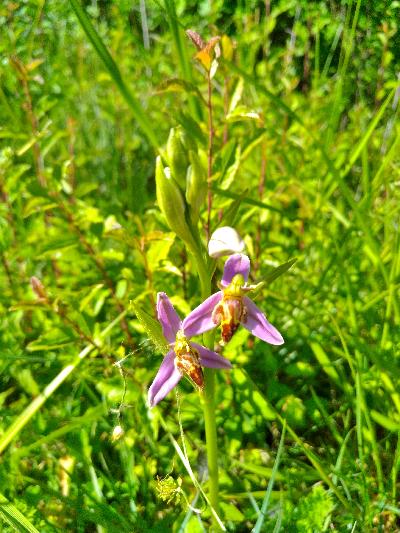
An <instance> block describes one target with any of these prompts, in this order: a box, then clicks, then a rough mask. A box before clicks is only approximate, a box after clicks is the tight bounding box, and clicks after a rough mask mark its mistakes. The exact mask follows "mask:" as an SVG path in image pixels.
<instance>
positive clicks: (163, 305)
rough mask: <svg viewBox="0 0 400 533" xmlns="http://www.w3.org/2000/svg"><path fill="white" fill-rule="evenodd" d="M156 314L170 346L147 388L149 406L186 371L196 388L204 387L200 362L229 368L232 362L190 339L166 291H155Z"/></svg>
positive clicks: (207, 365) (167, 391)
mask: <svg viewBox="0 0 400 533" xmlns="http://www.w3.org/2000/svg"><path fill="white" fill-rule="evenodd" d="M157 318H158V320H159V322H160V324H161V326H162V331H163V335H164V337H165V338H166V340H167V341H168V343H169V346H170V347H171V349H170V351H169V352H168V353H167V355H166V356H165V357H164V360H163V362H162V363H161V366H160V368H159V370H158V372H157V375H156V377H155V378H154V381H153V383H152V384H151V386H150V388H149V392H148V403H149V405H150V407H154V406H155V405H156V404H157V403H158V402H159V401H161V400H162V399H163V398H165V396H166V395H167V394H168V393H169V392H170V391H171V390H172V389H173V388H174V387H175V386H176V385H177V384H178V382H179V381H180V379H181V378H182V376H183V375H186V376H187V377H188V378H189V379H190V380H191V381H192V383H194V385H195V386H196V387H197V388H198V389H199V390H203V388H204V376H203V370H202V368H201V367H202V366H206V367H208V368H225V369H229V368H232V365H231V363H230V362H229V361H228V360H227V359H225V357H222V356H221V355H218V354H217V353H215V352H213V351H211V350H208V349H207V348H205V347H204V346H200V344H197V343H195V342H189V338H190V335H188V334H187V332H186V331H185V328H184V327H183V323H182V322H181V319H180V318H179V316H178V314H177V312H176V311H175V309H174V307H173V305H172V303H171V301H170V299H169V298H168V296H167V295H166V294H165V292H159V293H158V294H157Z"/></svg>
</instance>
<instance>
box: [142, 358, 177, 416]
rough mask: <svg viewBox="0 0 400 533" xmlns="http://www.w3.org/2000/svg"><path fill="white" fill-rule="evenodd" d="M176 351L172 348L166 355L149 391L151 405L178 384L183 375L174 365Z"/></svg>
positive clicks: (156, 402) (148, 397)
mask: <svg viewBox="0 0 400 533" xmlns="http://www.w3.org/2000/svg"><path fill="white" fill-rule="evenodd" d="M174 359H175V352H174V351H173V350H170V351H169V352H168V353H167V355H166V356H165V357H164V359H163V362H162V363H161V365H160V368H159V369H158V372H157V375H156V377H155V378H154V381H153V383H152V384H151V386H150V388H149V392H148V396H147V399H148V402H149V405H150V407H154V406H155V405H156V404H158V402H160V401H161V400H162V399H163V398H165V396H166V395H167V394H168V393H169V392H170V391H171V390H172V389H173V388H174V387H175V386H176V385H177V384H178V382H179V380H180V379H181V377H182V375H181V373H180V372H179V370H177V369H176V368H175V365H174Z"/></svg>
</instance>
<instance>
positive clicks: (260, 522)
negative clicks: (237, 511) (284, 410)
mask: <svg viewBox="0 0 400 533" xmlns="http://www.w3.org/2000/svg"><path fill="white" fill-rule="evenodd" d="M285 433H286V420H284V422H283V426H282V434H281V440H280V441H279V446H278V451H277V453H276V458H275V462H274V466H273V468H272V474H271V477H270V479H269V482H268V487H267V491H266V493H265V496H264V499H263V502H262V505H261V510H260V516H259V517H258V519H257V522H256V525H255V526H254V528H253V530H252V533H260V531H261V528H262V525H263V523H264V519H265V513H266V512H267V509H268V505H269V500H270V498H271V493H272V488H273V486H274V482H275V478H276V475H277V473H278V467H279V463H280V460H281V455H282V450H283V445H284V442H285Z"/></svg>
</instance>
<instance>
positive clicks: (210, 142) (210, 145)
mask: <svg viewBox="0 0 400 533" xmlns="http://www.w3.org/2000/svg"><path fill="white" fill-rule="evenodd" d="M211 96H212V86H211V75H210V71H209V72H208V73H207V110H208V149H207V226H206V233H207V242H208V241H209V240H210V234H211V207H212V190H211V185H212V183H211V177H212V158H213V141H214V127H213V110H212V101H211Z"/></svg>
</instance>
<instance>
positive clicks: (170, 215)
mask: <svg viewBox="0 0 400 533" xmlns="http://www.w3.org/2000/svg"><path fill="white" fill-rule="evenodd" d="M156 189H157V202H158V205H159V207H160V209H161V212H162V213H163V214H164V216H165V218H166V220H167V223H168V225H169V227H170V228H171V230H172V231H174V232H175V233H176V234H177V235H178V237H180V238H181V239H182V240H183V241H184V242H185V244H186V245H187V246H188V247H189V248H190V249H191V250H195V249H196V248H197V244H196V241H195V239H194V236H193V233H192V231H191V230H190V228H189V225H188V223H187V221H186V216H185V211H186V205H185V201H184V199H183V196H182V193H181V191H180V189H179V187H178V185H177V183H176V181H175V180H174V178H173V177H172V176H171V172H170V169H169V168H168V167H165V168H164V165H163V163H162V161H161V158H160V156H158V157H157V160H156Z"/></svg>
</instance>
